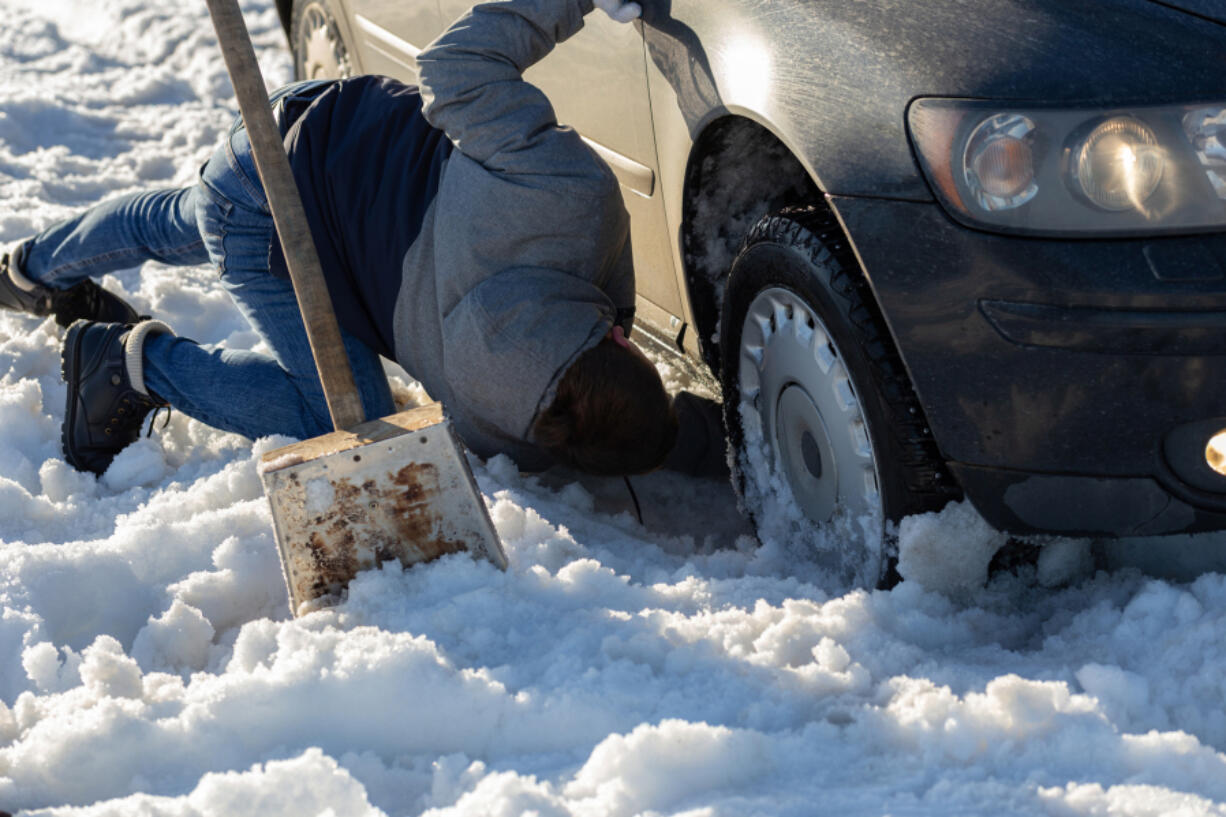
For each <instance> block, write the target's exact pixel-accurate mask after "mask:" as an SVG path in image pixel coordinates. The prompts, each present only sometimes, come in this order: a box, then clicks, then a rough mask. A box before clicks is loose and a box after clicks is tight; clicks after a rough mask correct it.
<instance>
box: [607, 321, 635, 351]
mask: <svg viewBox="0 0 1226 817" xmlns="http://www.w3.org/2000/svg"><path fill="white" fill-rule="evenodd" d="M609 336H610V337H611V338H613V342H614V343H616V344H617V345H618V346H620V347H622V348H623V349H629V348H630V341H629V340H627V339H626V331H625V330H624V329H622V328H621V327H620V326H614V327H613V328H612V329H611V330H609Z"/></svg>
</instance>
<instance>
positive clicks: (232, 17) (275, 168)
mask: <svg viewBox="0 0 1226 817" xmlns="http://www.w3.org/2000/svg"><path fill="white" fill-rule="evenodd" d="M206 2H207V3H208V6H209V16H211V17H212V18H213V28H215V29H216V30H217V41H218V43H220V45H221V54H222V57H224V58H225V61H226V70H227V71H228V72H229V73H230V82H231V83H232V84H233V85H234V95H235V97H237V98H238V109H239V111H240V112H241V113H242V115H243V123H244V124H245V125H246V126H247V136H248V138H249V139H250V140H251V152H252V154H253V155H254V156H255V168H256V170H257V171H258V172H259V174H260V181H261V182H262V183H263V185H264V194H265V195H266V196H267V197H268V208H269V209H270V210H271V211H272V219H273V223H275V224H276V225H277V235H279V236H280V237H281V249H282V250H283V251H284V253H285V264H286V266H287V267H289V276H290V281H292V282H293V285H294V294H295V295H296V296H297V298H298V309H299V310H301V311H302V321H303V323H304V324H306V333H307V340H308V341H309V342H310V344H311V353H312V354H313V355H314V356H315V366H316V368H317V369H319V379H320V382H321V383H322V384H323V389H324V398H325V399H326V400H327V401H328V411H329V412H330V413H331V415H332V425H333V426H334V427H335V428H336V430H337V431H340V430H342V429H346V428H350V427H352V426H355V425H357V424H358V423H361V422H362V421H364V420H365V419H366V416H365V413H364V412H363V410H362V399H361V397H360V396H359V395H358V390H357V386H355V385H354V382H353V370H352V369H351V368H350V366H349V358H348V356H347V355H346V354H345V344H344V342H343V341H342V340H341V331H340V326H339V325H338V324H337V322H336V313H335V312H334V311H333V310H332V300H331V299H330V298H329V297H328V286H327V284H326V283H325V282H324V275H323V270H322V269H321V268H320V266H319V255H318V253H316V251H315V242H314V241H313V240H312V238H311V230H310V227H309V225H308V224H307V219H306V211H305V210H303V208H302V199H301V198H300V197H299V195H298V186H297V185H296V184H295V183H294V175H293V173H292V172H291V171H290V167H289V158H288V157H287V156H286V155H285V146H284V145H283V144H282V142H281V133H280V131H279V130H278V129H277V123H276V121H275V120H274V119H273V117H272V109H271V108H270V107H269V103H268V93H267V91H265V90H264V78H263V76H262V75H261V74H260V66H259V64H258V63H257V62H256V60H255V48H254V47H253V46H252V45H251V35H250V34H249V33H248V32H247V24H246V23H245V22H244V21H243V14H242V12H241V11H240V10H239V7H238V0H206Z"/></svg>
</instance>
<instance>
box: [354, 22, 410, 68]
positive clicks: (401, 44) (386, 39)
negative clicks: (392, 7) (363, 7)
mask: <svg viewBox="0 0 1226 817" xmlns="http://www.w3.org/2000/svg"><path fill="white" fill-rule="evenodd" d="M353 22H354V24H355V25H357V27H358V28H359V29H360V30H361V32H362V33H363V34H365V35H366V37H367V38H368V39H367V44H368V45H369V46H370V47H371V48H373V49H374V50H375V51H378V52H379V53H380V54H382V55H383V56H385V57H387V58H388V59H389V60H391V61H393V62H395V63H396V64H397V65H403V66H404V67H405V68H407V69H408V70H410V71H413V72H414V73H416V71H417V67H416V65H415V64H414V61H415V60H416V59H417V55H418V54H420V53H421V49H420V48H418V47H417V46H415V45H413V44H412V43H410V42H407V41H405V40H402V39H400V38H399V37H397V36H396V35H395V34H393V33H392V32H390V31H388V30H387V29H386V28H383V27H382V26H380V25H378V24H377V23H375V22H373V21H372V20H370V19H369V18H367V17H363V16H362V15H360V14H355V15H353Z"/></svg>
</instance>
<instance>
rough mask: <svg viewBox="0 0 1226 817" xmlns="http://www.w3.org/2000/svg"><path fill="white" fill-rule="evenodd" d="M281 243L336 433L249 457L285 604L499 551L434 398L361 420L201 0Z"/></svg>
mask: <svg viewBox="0 0 1226 817" xmlns="http://www.w3.org/2000/svg"><path fill="white" fill-rule="evenodd" d="M207 2H208V7H209V15H210V16H211V17H212V18H213V27H214V28H215V29H216V30H217V40H218V42H219V43H220V45H221V52H222V56H223V57H224V58H225V62H226V70H227V71H228V72H229V74H230V81H231V82H232V83H233V85H234V94H235V96H236V97H237V99H238V107H239V111H240V112H241V113H242V116H243V122H244V123H245V125H246V127H247V135H248V137H249V138H250V140H251V150H252V153H253V155H254V156H255V165H256V170H257V171H258V172H259V175H260V181H261V182H262V183H263V185H264V192H265V194H266V195H267V197H268V207H269V209H270V210H271V211H272V216H273V221H274V222H275V223H276V226H277V234H278V235H279V236H280V239H281V248H282V249H283V250H284V252H285V260H286V266H288V267H289V272H290V279H291V281H292V282H293V285H294V293H295V294H296V295H297V298H298V308H299V309H300V310H301V311H302V319H303V322H304V323H305V324H306V331H307V339H308V340H309V341H310V344H311V352H312V353H313V354H314V356H315V366H316V368H318V369H319V378H320V381H321V382H322V383H323V390H324V396H325V397H326V399H327V402H328V411H329V412H330V413H331V416H332V425H333V427H334V428H335V429H336V431H334V432H332V433H331V434H325V435H323V436H321V437H316V438H314V439H311V440H305V441H303V442H300V443H295V444H294V445H289V446H286V447H284V448H279V449H276V450H275V451H269V452H268V453H266V454H264V456H263V457H262V458H261V460H260V466H259V470H260V477H261V479H262V480H263V483H264V493H265V494H266V495H267V496H268V501H269V504H270V505H271V506H272V519H273V527H274V530H275V533H276V537H277V548H278V550H279V551H280V555H281V567H282V569H283V570H284V572H285V583H286V585H287V586H288V588H289V602H290V611H291V612H292V613H293V614H294V615H295V616H298V615H302V614H303V613H306V612H308V611H310V610H314V609H317V608H320V607H324V606H327V605H329V604H332V603H335V602H336V601H338V600H339V599H340V597H341V593H342V592H343V591H344V589H345V587H346V586H347V585H348V583H349V580H350V579H352V578H353V577H354V576H355V575H356V574H357V572H358V571H360V570H366V569H368V568H372V567H378V566H380V565H381V564H382V563H383V562H385V561H387V560H389V559H399V560H400V562H401V563H402V564H403V565H405V566H406V567H407V566H409V565H413V564H416V563H417V562H422V561H427V560H429V559H433V558H435V557H438V556H442V555H443V554H446V553H455V552H458V551H468V552H470V553H472V554H473V555H475V556H481V557H484V558H486V559H488V560H490V561H491V562H493V563H494V564H495V565H497V566H498V567H499V568H501V569H503V570H505V569H506V566H507V558H506V554H505V553H504V552H503V549H502V544H501V542H499V540H498V534H497V533H495V531H494V526H493V525H492V524H491V523H490V518H489V514H488V513H487V512H486V509H485V503H484V501H483V500H482V498H481V493H480V492H479V491H478V490H477V486H476V483H475V482H474V481H473V476H472V472H471V471H470V470H469V467H468V461H467V460H466V459H465V456H464V449H463V447H462V446H461V445H460V443H459V441H458V440H457V439H456V436H455V433H454V432H453V431H452V428H451V423H450V422H449V421H448V419H447V417H446V414H445V413H444V411H443V407H442V406H441V405H440V404H438V403H435V404H433V405H429V406H424V407H422V408H418V409H413V410H410V411H403V412H400V413H398V414H393V415H391V416H389V417H384V418H382V419H379V420H371V421H366V417H365V415H364V413H363V409H362V401H361V398H360V397H359V396H358V390H357V388H356V386H355V385H354V382H353V372H352V370H351V368H350V366H349V359H348V357H347V356H346V354H345V347H344V345H343V343H342V341H341V334H340V328H339V327H338V325H337V322H336V315H335V313H334V312H333V310H332V301H331V300H330V299H329V297H328V289H327V285H326V283H325V282H324V277H323V272H322V270H321V269H320V266H319V256H318V255H317V254H316V251H315V244H314V241H313V240H312V238H311V233H310V229H309V227H308V225H307V220H306V213H305V211H304V210H303V207H302V199H301V198H300V197H299V195H298V188H297V186H296V185H295V184H294V177H293V175H292V173H291V171H290V166H289V159H288V157H287V156H286V153H285V148H284V146H283V145H282V142H281V135H280V132H279V130H278V128H277V125H276V122H275V121H274V120H273V116H272V111H271V108H270V107H269V100H268V94H267V92H266V91H265V90H264V80H263V77H262V76H261V74H260V68H259V65H257V64H256V59H255V49H254V48H253V47H252V45H251V37H250V35H249V34H248V32H247V26H246V24H245V23H244V21H243V16H242V12H241V11H240V10H239V7H238V2H237V0H207Z"/></svg>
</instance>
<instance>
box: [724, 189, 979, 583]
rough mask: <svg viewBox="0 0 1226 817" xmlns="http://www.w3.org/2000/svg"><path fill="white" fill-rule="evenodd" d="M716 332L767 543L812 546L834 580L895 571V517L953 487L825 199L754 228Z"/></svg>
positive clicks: (739, 471) (937, 501)
mask: <svg viewBox="0 0 1226 817" xmlns="http://www.w3.org/2000/svg"><path fill="white" fill-rule="evenodd" d="M720 338H721V343H722V348H721V359H722V361H723V371H722V382H723V389H724V414H725V418H724V419H725V422H726V423H727V426H728V431H729V438H730V441H731V443H732V446H733V451H734V453H735V456H734V463H733V466H734V474H735V476H734V480H733V481H734V483H735V484H736V486H737V489H738V491H739V493H740V496H741V498H742V501H743V503H744V505H745V508H746V510H747V511H748V513H749V514H750V515H751V516H752V517H753V520H754V523H755V526H756V527H757V530H758V535H759V538H760V539H761V540H762V541H763V544H764V545H768V546H774V547H784V548H790V549H798V550H800V551H803V552H804V554H805V555H806V556H807V557H808V558H816V560H817V561H818V563H819V565H820V566H821V567H822V568H824V570H825V571H826V572H827V574H828V575H829V577H830V584H831V589H835V588H843V587H848V586H860V587H874V586H877V585H879V584H881V583H883V582H885V581H887V580H889V579H890V578H891V577H892V576H893V571H892V557H894V556H896V552H895V551H896V548H895V546H894V543H893V542H892V539H891V536H890V534H889V528H890V523H894V522H897V521H898V520H900V519H901V518H902V517H903V516H904V515H906V514H909V513H916V512H920V511H928V510H934V509H936V508H939V507H940V506H942V505H944V504H945V503H946V502H947V501H948V500H950V499H952V498H955V497H956V495H957V492H956V489H954V487H953V485H952V481H951V480H950V479H949V478H948V475H947V474H946V473H945V470H944V467H943V465H942V463H941V459H940V456H939V453H938V451H937V449H936V446H935V444H934V443H933V441H932V439H931V436H930V434H929V432H928V428H927V424H926V422H925V421H924V419H923V417H924V415H923V411H922V410H921V408H920V405H919V401H918V399H917V398H916V396H915V393H914V390H913V389H912V387H911V384H910V381H909V379H908V377H907V375H906V372H905V370H904V369H903V366H902V362H901V360H899V358H898V355H897V352H896V351H895V350H894V348H893V345H892V343H891V342H890V339H889V334H888V331H887V329H886V327H885V324H884V320H883V319H882V317H881V315H880V312H879V311H878V310H877V307H876V303H875V302H874V301H873V299H872V294H871V292H869V291H868V286H867V283H866V282H865V280H864V278H863V276H862V275H861V274H860V272H859V269H858V267H857V265H856V262H855V259H854V256H852V254H851V252H850V248H849V247H848V246H847V245H846V242H845V241H844V240H843V237H842V233H841V232H840V230H839V227H838V224H837V222H836V221H835V220H834V217H833V215H832V214H831V213H830V212H829V211H828V210H826V209H824V208H808V207H807V208H788V209H785V210H781V211H780V212H778V213H774V214H771V215H768V216H766V217H764V218H763V219H761V220H760V221H759V222H758V223H757V224H756V225H755V226H754V227H753V228H752V229H751V230H750V232H749V235H748V237H747V238H746V240H745V243H744V246H743V247H742V249H741V251H740V253H739V254H738V255H737V257H736V259H735V260H734V261H733V263H732V269H731V272H730V274H729V278H728V287H727V293H726V296H725V299H724V307H723V316H722V323H721V327H720Z"/></svg>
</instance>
